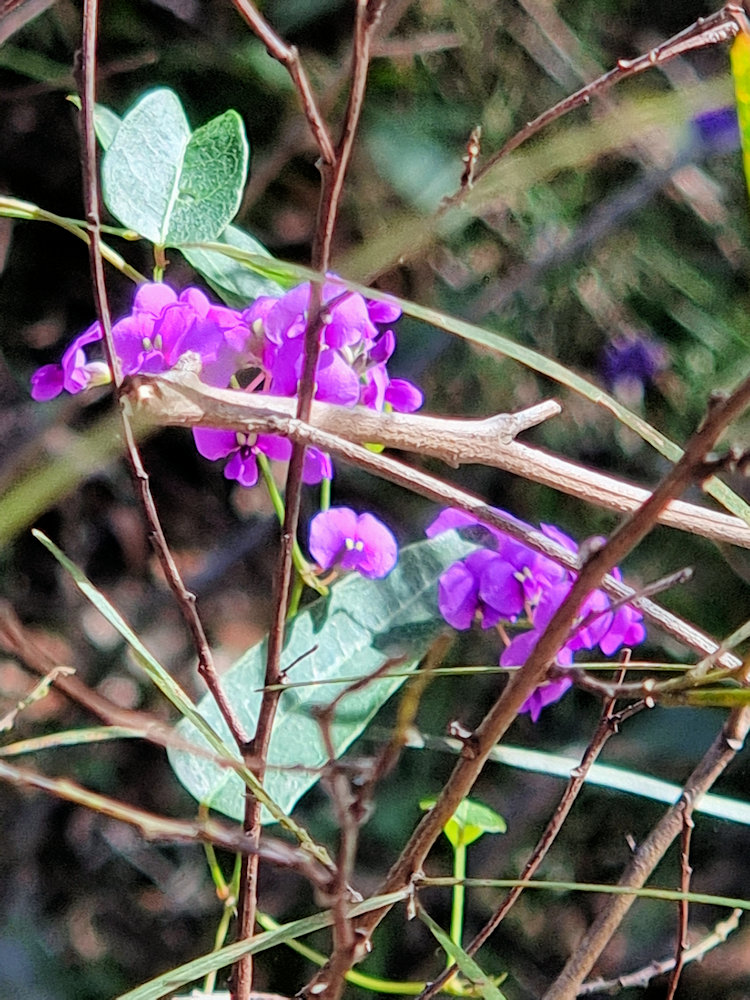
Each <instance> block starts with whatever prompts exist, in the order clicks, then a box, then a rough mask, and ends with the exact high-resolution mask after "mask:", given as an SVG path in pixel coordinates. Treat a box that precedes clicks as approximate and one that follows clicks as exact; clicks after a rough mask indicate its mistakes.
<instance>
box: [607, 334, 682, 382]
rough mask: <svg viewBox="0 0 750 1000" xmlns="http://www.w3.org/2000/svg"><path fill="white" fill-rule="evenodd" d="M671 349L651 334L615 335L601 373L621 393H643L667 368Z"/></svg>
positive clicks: (608, 347)
mask: <svg viewBox="0 0 750 1000" xmlns="http://www.w3.org/2000/svg"><path fill="white" fill-rule="evenodd" d="M667 363H668V359H667V352H666V350H665V349H664V347H663V346H662V345H661V344H659V343H657V342H656V341H655V340H654V339H653V338H651V337H649V336H648V335H647V334H638V335H636V334H633V335H631V336H622V337H615V338H614V339H613V340H612V341H610V343H609V344H608V345H607V346H606V347H605V349H604V352H603V355H602V361H601V372H602V375H603V377H604V380H605V382H606V383H607V385H608V386H609V387H610V388H611V389H613V390H615V391H617V390H619V391H620V392H623V391H624V392H629V393H631V394H632V393H633V391H634V390H637V391H638V392H642V390H643V388H644V387H645V386H647V385H648V384H649V383H650V382H652V381H653V379H654V378H655V377H656V376H657V375H658V374H659V373H660V372H662V371H664V369H665V368H666V367H667Z"/></svg>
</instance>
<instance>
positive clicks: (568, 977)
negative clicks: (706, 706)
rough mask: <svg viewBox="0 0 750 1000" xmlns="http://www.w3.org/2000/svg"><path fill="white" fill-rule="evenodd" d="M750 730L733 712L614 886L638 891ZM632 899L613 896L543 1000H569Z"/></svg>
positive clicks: (743, 713)
mask: <svg viewBox="0 0 750 1000" xmlns="http://www.w3.org/2000/svg"><path fill="white" fill-rule="evenodd" d="M748 729H750V709H748V708H740V709H735V710H733V711H732V712H731V713H730V714H729V717H728V719H727V721H726V722H725V724H724V726H723V727H722V729H721V732H720V733H719V735H718V736H717V737H716V739H715V740H714V742H713V744H712V745H711V747H710V748H709V750H708V751H707V753H706V754H705V755H704V757H703V759H702V760H701V761H700V763H699V764H698V766H697V767H696V768H695V770H694V771H693V773H692V774H691V775H690V777H689V778H688V780H687V782H686V784H685V786H684V788H683V794H682V797H681V798H680V801H679V802H677V803H676V805H674V806H672V808H671V809H669V810H668V811H667V813H666V814H665V815H664V816H663V818H662V819H661V820H660V821H659V823H658V824H657V825H656V826H655V827H654V829H653V830H652V832H651V834H650V835H649V836H648V837H647V839H646V840H645V841H644V842H643V843H642V844H641V846H640V847H639V848H638V850H637V851H636V853H635V855H634V856H633V858H632V860H631V862H630V864H629V865H628V867H627V868H626V870H625V872H624V873H623V875H622V877H621V879H620V882H619V885H621V886H628V887H632V888H633V889H640V888H641V887H642V886H643V885H644V884H645V882H646V879H648V877H649V876H650V875H651V873H652V871H653V870H654V868H655V867H656V865H657V864H658V863H659V861H660V860H661V859H662V857H663V856H664V853H665V852H666V850H667V848H668V847H669V845H670V844H671V843H672V841H673V840H674V838H675V837H676V836H677V834H678V833H679V832H680V830H681V829H682V824H683V815H684V812H683V809H684V806H683V803H684V801H686V800H689V801H690V802H692V803H693V805H694V806H695V805H696V804H697V803H698V801H699V800H700V798H701V797H702V796H703V795H704V794H705V793H706V792H707V791H709V789H710V788H711V786H712V785H713V784H714V782H716V781H717V779H718V778H719V777H720V776H721V774H722V773H723V772H724V770H725V768H726V767H727V765H728V764H730V763H731V761H732V760H733V759H734V757H735V756H736V754H737V753H738V752H739V751H740V750H741V749H742V746H743V743H744V740H745V737H746V736H747V732H748ZM635 898H636V897H635V896H626V895H622V896H612V897H610V899H609V900H608V902H607V903H606V905H605V907H604V909H603V910H602V912H601V913H600V914H599V916H598V917H597V919H596V920H595V921H594V923H593V924H592V926H591V928H590V929H589V931H588V932H587V934H586V936H585V937H584V939H583V941H582V942H581V943H580V945H579V946H578V947H577V948H576V951H575V952H574V954H573V955H572V956H571V958H570V960H569V961H568V963H567V965H566V966H565V968H564V969H563V971H562V973H561V974H560V976H559V977H558V979H557V980H556V981H555V983H554V984H553V985H552V986H551V988H550V989H549V990H548V991H547V992H546V993H545V994H544V998H543V1000H573V998H574V997H575V996H577V994H578V992H579V989H580V987H581V984H582V982H583V980H584V979H585V977H586V976H587V975H588V973H589V972H590V971H591V968H592V966H593V965H594V963H595V962H596V960H597V959H598V958H599V955H600V954H601V953H602V951H603V950H604V948H605V947H606V945H607V943H608V941H609V940H610V938H611V937H612V935H613V934H614V932H615V930H616V929H617V927H618V926H619V924H620V921H621V920H622V919H623V917H624V916H625V914H626V913H627V912H628V910H629V909H630V907H631V906H632V904H633V902H634V901H635Z"/></svg>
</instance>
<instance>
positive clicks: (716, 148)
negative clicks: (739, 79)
mask: <svg viewBox="0 0 750 1000" xmlns="http://www.w3.org/2000/svg"><path fill="white" fill-rule="evenodd" d="M693 127H694V129H695V131H696V133H697V135H698V138H699V139H700V141H701V142H702V144H703V146H704V148H705V150H706V152H708V153H728V152H731V151H732V150H735V149H739V145H740V128H739V125H738V123H737V108H736V107H735V106H734V105H733V104H732V105H730V106H728V107H726V108H715V109H712V110H710V111H703V112H701V114H699V115H696V116H695V118H693Z"/></svg>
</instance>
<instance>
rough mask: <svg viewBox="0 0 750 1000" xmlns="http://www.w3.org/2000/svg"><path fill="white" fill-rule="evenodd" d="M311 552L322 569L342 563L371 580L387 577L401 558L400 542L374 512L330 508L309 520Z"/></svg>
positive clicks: (344, 566) (342, 566)
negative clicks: (362, 512)
mask: <svg viewBox="0 0 750 1000" xmlns="http://www.w3.org/2000/svg"><path fill="white" fill-rule="evenodd" d="M309 548H310V553H311V554H312V557H313V559H315V561H316V562H317V563H318V565H319V566H320V567H321V569H330V568H331V567H332V566H334V565H339V566H340V567H341V568H342V569H345V570H346V569H356V570H357V572H359V573H361V574H362V576H367V577H370V578H372V579H375V578H380V577H383V576H387V575H388V573H390V572H391V570H392V569H393V567H394V566H395V565H396V562H397V561H398V543H397V542H396V539H395V538H394V537H393V534H392V532H391V531H390V529H389V528H387V527H386V526H385V525H384V524H383V522H382V521H379V520H378V519H377V518H376V517H375V516H374V515H373V514H367V513H365V514H359V515H357V514H355V512H354V511H353V510H351V508H349V507H330V508H329V509H328V510H323V511H321V512H320V513H319V514H316V515H315V517H314V518H313V519H312V521H311V523H310V543H309Z"/></svg>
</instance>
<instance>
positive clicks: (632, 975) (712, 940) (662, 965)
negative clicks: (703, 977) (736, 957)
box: [577, 910, 743, 997]
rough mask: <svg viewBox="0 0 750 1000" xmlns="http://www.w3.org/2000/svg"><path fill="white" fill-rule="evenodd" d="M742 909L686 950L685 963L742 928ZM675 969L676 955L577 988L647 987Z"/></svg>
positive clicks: (600, 990) (587, 990)
mask: <svg viewBox="0 0 750 1000" xmlns="http://www.w3.org/2000/svg"><path fill="white" fill-rule="evenodd" d="M742 913H743V911H742V910H732V912H731V914H730V915H729V916H728V917H727V919H726V920H721V921H719V923H718V924H717V925H716V926H715V927H714V929H713V931H712V932H711V933H710V934H708V935H707V936H706V937H705V938H703V940H702V941H699V942H698V943H697V944H694V945H693V947H692V948H689V949H688V950H687V951H686V952H683V963H684V964H687V963H688V962H696V961H698V962H699V961H700V960H701V959H702V958H703V957H704V956H705V955H707V954H708V952H709V951H712V950H713V949H714V948H718V947H719V945H721V944H724V942H725V941H726V940H727V938H728V937H729V935H730V934H731V933H732V932H733V931H736V930H737V928H738V927H739V923H740V917H741V916H742ZM673 968H674V958H667V959H662V960H661V961H655V962H649V964H648V965H647V966H645V968H643V969H638V970H637V971H636V972H629V973H627V975H624V976H618V977H617V979H592V980H591V981H590V982H588V983H584V984H583V985H582V986H581V988H580V989H579V991H578V994H577V995H578V996H579V997H582V996H591V995H592V994H594V993H607V994H609V995H610V996H612V995H613V994H615V993H617V992H619V991H620V990H626V989H632V988H633V987H639V986H640V987H643V986H648V984H649V983H650V982H651V980H652V979H655V978H656V977H657V976H663V975H664V973H665V972H669V971H671V969H673Z"/></svg>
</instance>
